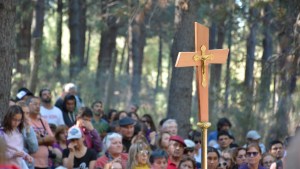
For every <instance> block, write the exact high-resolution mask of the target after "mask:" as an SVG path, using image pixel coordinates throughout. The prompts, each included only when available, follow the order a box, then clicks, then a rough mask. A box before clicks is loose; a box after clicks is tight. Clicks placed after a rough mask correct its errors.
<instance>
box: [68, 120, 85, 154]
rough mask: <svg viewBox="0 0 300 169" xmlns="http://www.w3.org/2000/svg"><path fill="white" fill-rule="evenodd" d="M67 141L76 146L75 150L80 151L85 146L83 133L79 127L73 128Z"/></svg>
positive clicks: (69, 131)
mask: <svg viewBox="0 0 300 169" xmlns="http://www.w3.org/2000/svg"><path fill="white" fill-rule="evenodd" d="M67 140H68V141H69V142H73V143H74V144H75V150H79V149H80V148H81V147H83V146H85V145H84V143H83V141H84V138H83V137H82V132H81V130H80V128H79V127H77V126H73V127H71V128H70V129H69V130H68V136H67Z"/></svg>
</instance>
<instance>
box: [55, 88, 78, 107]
mask: <svg viewBox="0 0 300 169" xmlns="http://www.w3.org/2000/svg"><path fill="white" fill-rule="evenodd" d="M68 94H69V95H74V96H75V100H76V109H77V110H78V109H79V108H80V107H83V106H84V103H83V101H82V99H81V98H80V97H79V96H78V95H77V86H76V85H75V84H74V83H67V84H65V85H64V87H63V92H62V94H61V96H60V97H59V98H58V99H57V100H56V102H55V106H56V107H58V108H60V109H61V110H62V109H63V102H64V98H65V96H66V95H68Z"/></svg>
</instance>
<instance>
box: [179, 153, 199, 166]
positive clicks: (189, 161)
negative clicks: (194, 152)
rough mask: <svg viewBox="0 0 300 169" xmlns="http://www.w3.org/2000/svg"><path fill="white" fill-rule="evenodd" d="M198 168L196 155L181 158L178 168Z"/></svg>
mask: <svg viewBox="0 0 300 169" xmlns="http://www.w3.org/2000/svg"><path fill="white" fill-rule="evenodd" d="M195 168H196V161H195V160H194V157H190V156H185V157H183V158H182V160H180V162H179V165H178V169H195Z"/></svg>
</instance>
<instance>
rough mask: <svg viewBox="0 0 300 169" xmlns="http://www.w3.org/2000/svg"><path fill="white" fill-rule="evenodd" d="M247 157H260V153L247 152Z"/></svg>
mask: <svg viewBox="0 0 300 169" xmlns="http://www.w3.org/2000/svg"><path fill="white" fill-rule="evenodd" d="M246 155H247V157H256V156H257V155H258V152H247V153H246Z"/></svg>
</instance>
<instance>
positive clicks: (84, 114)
mask: <svg viewBox="0 0 300 169" xmlns="http://www.w3.org/2000/svg"><path fill="white" fill-rule="evenodd" d="M92 118H93V112H92V110H91V109H90V108H88V107H81V108H80V109H79V110H78V114H77V116H76V120H77V121H76V124H77V125H79V127H82V126H84V125H83V124H82V123H85V122H86V121H92Z"/></svg>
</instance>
